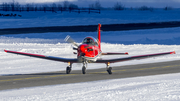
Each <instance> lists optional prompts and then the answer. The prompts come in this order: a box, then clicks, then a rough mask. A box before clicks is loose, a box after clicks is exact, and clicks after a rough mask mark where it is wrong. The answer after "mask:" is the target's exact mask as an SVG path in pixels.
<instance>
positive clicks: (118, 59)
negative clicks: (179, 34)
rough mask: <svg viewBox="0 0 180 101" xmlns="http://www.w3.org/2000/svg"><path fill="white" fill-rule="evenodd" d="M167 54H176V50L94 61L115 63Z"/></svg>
mask: <svg viewBox="0 0 180 101" xmlns="http://www.w3.org/2000/svg"><path fill="white" fill-rule="evenodd" d="M168 54H176V52H175V51H173V52H165V53H156V54H148V55H139V56H131V57H124V58H117V59H106V60H104V59H101V60H97V61H96V63H115V62H122V61H129V60H133V59H144V58H150V57H156V56H161V55H168Z"/></svg>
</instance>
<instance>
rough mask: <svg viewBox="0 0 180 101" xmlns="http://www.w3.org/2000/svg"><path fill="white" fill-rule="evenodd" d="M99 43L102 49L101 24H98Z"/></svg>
mask: <svg viewBox="0 0 180 101" xmlns="http://www.w3.org/2000/svg"><path fill="white" fill-rule="evenodd" d="M97 39H98V45H99V49H100V50H101V24H98V38H97Z"/></svg>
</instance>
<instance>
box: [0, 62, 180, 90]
mask: <svg viewBox="0 0 180 101" xmlns="http://www.w3.org/2000/svg"><path fill="white" fill-rule="evenodd" d="M60 68H64V70H65V69H66V68H65V67H60ZM80 68H81V67H80ZM72 69H73V68H72ZM112 72H113V74H112V75H109V74H108V73H107V71H106V68H105V67H104V68H102V69H93V70H91V69H88V68H87V73H86V74H82V71H81V70H74V71H73V70H72V72H71V74H66V72H65V71H57V72H48V73H35V74H9V75H3V76H0V90H8V89H19V88H24V87H36V86H46V85H58V84H68V83H79V82H89V81H97V80H108V79H119V78H128V77H137V76H148V75H159V74H169V73H179V72H180V61H170V62H160V63H149V64H139V65H128V66H121V67H113V70H112Z"/></svg>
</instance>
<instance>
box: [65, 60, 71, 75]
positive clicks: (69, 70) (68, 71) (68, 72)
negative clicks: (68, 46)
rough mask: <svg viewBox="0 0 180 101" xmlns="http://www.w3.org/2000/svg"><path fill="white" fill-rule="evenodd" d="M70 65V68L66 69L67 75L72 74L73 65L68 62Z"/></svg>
mask: <svg viewBox="0 0 180 101" xmlns="http://www.w3.org/2000/svg"><path fill="white" fill-rule="evenodd" d="M68 65H69V66H67V67H66V74H70V72H71V68H72V63H70V62H68Z"/></svg>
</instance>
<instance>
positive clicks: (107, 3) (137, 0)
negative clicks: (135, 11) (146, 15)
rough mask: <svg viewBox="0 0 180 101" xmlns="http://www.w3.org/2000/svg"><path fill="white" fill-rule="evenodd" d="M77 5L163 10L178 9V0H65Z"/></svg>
mask: <svg viewBox="0 0 180 101" xmlns="http://www.w3.org/2000/svg"><path fill="white" fill-rule="evenodd" d="M12 1H13V0H0V3H3V2H12ZM14 1H15V2H19V3H46V2H63V1H65V0H14ZM66 1H70V2H73V3H75V4H77V5H78V6H80V7H82V6H89V4H92V3H94V2H95V1H99V2H100V3H101V6H103V7H113V6H114V5H115V3H117V2H120V3H121V4H122V5H124V6H125V7H141V6H149V7H156V8H163V7H166V6H170V7H173V8H180V0H66Z"/></svg>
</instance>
